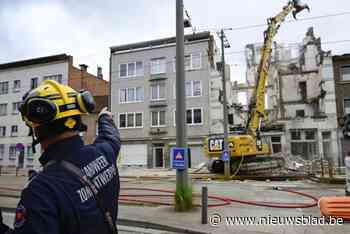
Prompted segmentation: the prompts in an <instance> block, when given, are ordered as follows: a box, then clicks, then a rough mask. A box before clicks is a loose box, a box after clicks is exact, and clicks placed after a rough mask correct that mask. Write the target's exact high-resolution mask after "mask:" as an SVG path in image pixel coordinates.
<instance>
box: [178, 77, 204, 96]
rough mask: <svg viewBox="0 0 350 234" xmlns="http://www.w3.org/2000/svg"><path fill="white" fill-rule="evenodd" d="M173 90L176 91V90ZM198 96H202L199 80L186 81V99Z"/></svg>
mask: <svg viewBox="0 0 350 234" xmlns="http://www.w3.org/2000/svg"><path fill="white" fill-rule="evenodd" d="M175 85H176V84H175ZM174 90H175V91H176V88H174ZM200 96H202V82H201V81H200V80H191V81H186V97H200Z"/></svg>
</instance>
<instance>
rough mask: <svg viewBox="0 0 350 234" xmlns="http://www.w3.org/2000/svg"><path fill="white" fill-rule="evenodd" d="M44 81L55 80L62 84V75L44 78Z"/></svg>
mask: <svg viewBox="0 0 350 234" xmlns="http://www.w3.org/2000/svg"><path fill="white" fill-rule="evenodd" d="M43 80H54V81H57V82H58V83H60V84H62V74H57V75H51V76H44V77H43Z"/></svg>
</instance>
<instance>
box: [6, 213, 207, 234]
mask: <svg viewBox="0 0 350 234" xmlns="http://www.w3.org/2000/svg"><path fill="white" fill-rule="evenodd" d="M0 209H1V210H2V211H3V212H7V213H14V212H15V211H16V209H15V208H12V207H0ZM117 224H118V225H122V226H131V227H138V228H144V229H154V230H158V231H168V232H175V233H187V234H210V232H201V231H197V230H193V229H187V228H179V227H174V226H170V225H164V224H158V223H153V222H147V221H140V220H133V219H125V218H120V219H118V221H117Z"/></svg>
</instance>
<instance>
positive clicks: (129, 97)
mask: <svg viewBox="0 0 350 234" xmlns="http://www.w3.org/2000/svg"><path fill="white" fill-rule="evenodd" d="M143 99H144V95H143V88H142V87H134V88H125V89H119V102H120V103H132V102H142V101H143Z"/></svg>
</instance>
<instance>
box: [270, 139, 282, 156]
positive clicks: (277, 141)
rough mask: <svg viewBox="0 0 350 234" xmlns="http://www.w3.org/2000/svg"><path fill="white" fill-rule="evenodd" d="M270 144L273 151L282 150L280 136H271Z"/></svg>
mask: <svg viewBox="0 0 350 234" xmlns="http://www.w3.org/2000/svg"><path fill="white" fill-rule="evenodd" d="M271 144H272V151H273V153H279V152H282V144H281V137H280V136H271Z"/></svg>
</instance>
